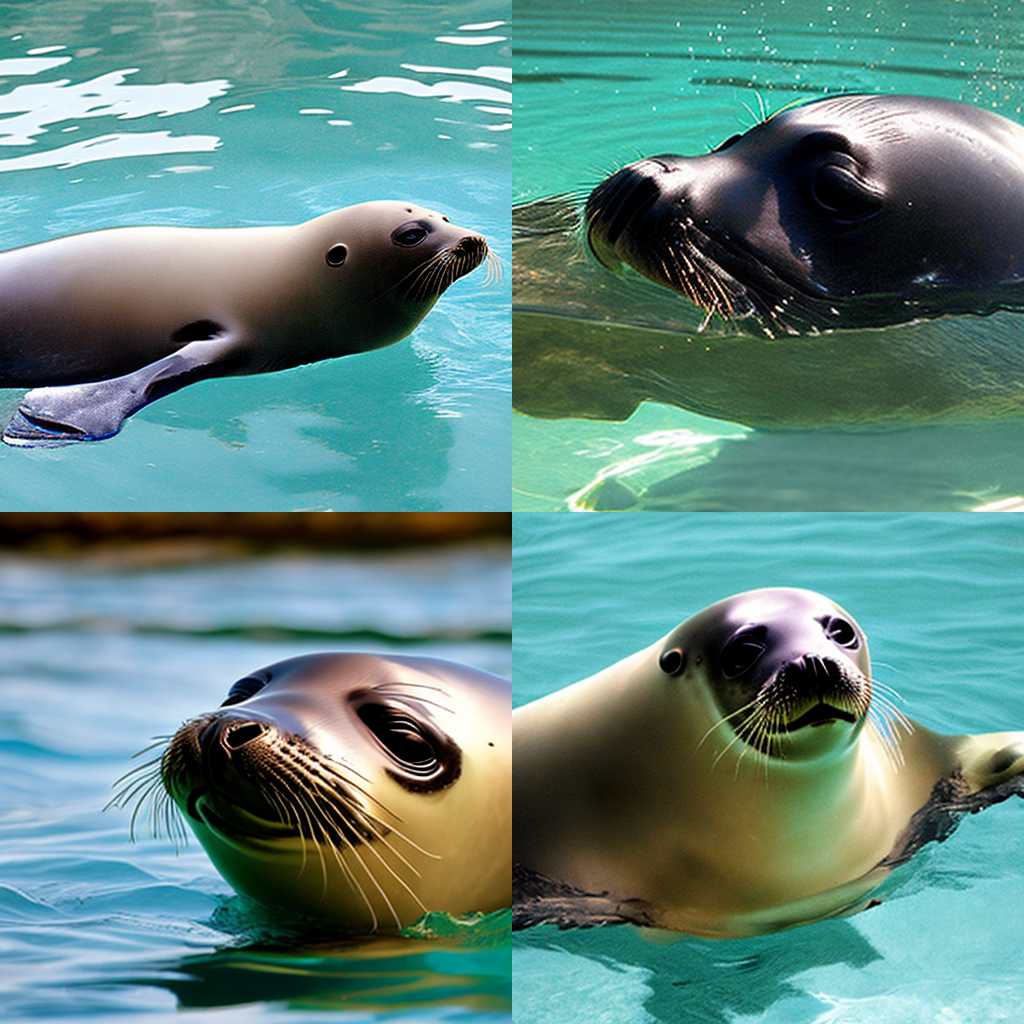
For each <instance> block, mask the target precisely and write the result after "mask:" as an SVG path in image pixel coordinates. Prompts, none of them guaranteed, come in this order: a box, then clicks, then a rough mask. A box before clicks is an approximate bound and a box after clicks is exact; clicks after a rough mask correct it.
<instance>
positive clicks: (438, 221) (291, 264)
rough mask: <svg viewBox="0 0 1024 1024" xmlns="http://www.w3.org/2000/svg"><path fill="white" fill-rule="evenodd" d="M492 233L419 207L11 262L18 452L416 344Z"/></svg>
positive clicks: (115, 232)
mask: <svg viewBox="0 0 1024 1024" xmlns="http://www.w3.org/2000/svg"><path fill="white" fill-rule="evenodd" d="M487 253H488V248H487V244H486V242H485V241H484V239H483V238H482V237H481V236H479V235H477V234H475V233H473V232H469V231H466V230H465V229H463V228H459V227H456V226H455V225H453V224H451V223H449V222H448V218H447V217H444V216H442V215H441V214H439V213H435V212H434V211H431V210H427V209H423V208H421V207H417V206H414V205H412V204H409V203H402V202H393V201H381V202H370V203H361V204H358V205H356V206H349V207H345V208H344V209H340V210H336V211H334V212H332V213H327V214H324V215H323V216H321V217H317V218H315V219H313V220H310V221H307V222H305V223H303V224H298V225H295V226H287V227H259V228H230V229H211V228H168V227H140V228H114V229H110V230H106V231H96V232H89V233H85V234H80V235H72V236H69V237H66V238H58V239H54V240H52V241H49V242H42V243H40V244H38V245H30V246H26V247H24V248H20V249H12V250H9V251H7V252H4V253H0V310H2V313H3V318H2V319H3V323H2V326H0V387H30V388H36V389H37V390H35V391H33V392H31V393H30V394H29V395H27V396H26V398H25V399H24V400H23V402H22V403H21V407H20V409H19V411H18V412H17V413H16V414H15V415H14V417H13V418H12V420H11V423H10V424H9V425H8V427H7V430H6V431H5V436H4V440H5V441H8V443H12V444H19V445H33V444H40V445H46V444H59V443H68V442H72V441H83V440H96V439H99V438H102V437H109V436H111V435H112V434H114V433H116V432H117V431H118V430H119V429H120V427H121V425H122V424H123V422H124V420H125V419H126V418H127V417H128V416H130V415H131V414H132V413H134V412H136V411H138V409H140V408H142V407H143V406H144V405H146V404H148V403H149V402H151V401H154V400H155V399H157V398H160V397H162V396H164V395H166V394H168V393H169V392H171V391H175V390H177V389H179V388H181V387H184V386H185V385H186V384H190V383H192V382H194V381H196V380H202V379H205V378H208V377H218V376H227V375H235V374H250V373H266V372H270V371H273V370H281V369H287V368H289V367H293V366H299V365H301V364H303V363H310V362H316V361H318V360H321V359H330V358H334V357H336V356H345V355H352V354H354V353H357V352H365V351H367V350H369V349H374V348H380V347H382V346H384V345H390V344H393V343H394V342H396V341H398V340H400V339H401V338H404V337H405V336H406V335H408V334H409V333H410V332H411V331H412V330H413V329H414V328H415V327H416V325H417V324H418V323H419V322H420V321H421V320H422V319H423V317H424V316H426V314H427V313H428V312H429V311H430V309H431V307H432V306H433V305H434V303H435V302H436V301H437V299H438V297H439V296H440V295H441V293H442V292H443V291H444V290H445V289H446V288H447V287H448V286H449V285H450V284H452V282H453V281H455V280H456V279H457V278H459V277H460V276H462V275H463V274H466V273H468V272H469V271H471V270H473V269H474V268H475V267H477V266H478V265H479V264H480V263H481V262H482V261H483V260H484V258H485V257H486V255H487Z"/></svg>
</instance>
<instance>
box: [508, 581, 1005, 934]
mask: <svg viewBox="0 0 1024 1024" xmlns="http://www.w3.org/2000/svg"><path fill="white" fill-rule="evenodd" d="M513 748H514V754H515V764H516V771H515V778H514V808H515V810H514V829H513V836H514V839H513V841H514V851H513V860H514V864H515V873H514V898H513V908H514V909H513V918H514V921H513V923H514V926H515V927H527V926H532V925H537V924H545V923H554V924H558V925H559V926H561V927H572V926H590V925H595V924H608V923H623V922H632V923H636V924H643V925H652V926H655V927H660V928H667V929H672V930H676V931H683V932H688V933H691V934H697V935H706V936H712V937H715V936H718V937H727V936H743V935H755V934H761V933H764V932H770V931H775V930H778V929H782V928H788V927H792V926H794V925H798V924H803V923H806V922H809V921H815V920H820V919H822V918H826V917H834V916H837V915H841V914H848V913H853V912H856V911H858V910H862V909H865V908H867V907H869V906H871V905H873V904H874V902H875V901H873V900H872V898H871V894H872V891H873V890H874V889H875V888H876V887H877V886H878V885H879V884H880V883H881V882H882V881H883V880H884V879H885V878H886V877H887V875H888V874H889V872H890V871H891V870H892V868H893V867H894V866H895V865H897V864H900V863H903V862H904V861H906V860H908V859H909V858H910V857H911V856H912V855H913V854H914V853H916V852H917V850H919V849H920V848H921V846H923V845H924V844H925V843H928V842H932V841H942V840H944V839H946V838H948V836H949V835H950V834H951V833H952V831H953V830H954V828H955V827H956V824H957V822H958V821H959V819H960V818H961V817H962V816H963V815H964V814H966V813H973V812H976V811H978V810H982V809H984V808H985V807H988V806H991V805H992V804H994V803H998V802H1000V801H1002V800H1005V799H1007V798H1008V797H1010V796H1012V795H1024V774H1022V773H1024V732H1004V733H991V734H985V735H975V736H971V735H966V736H944V735H940V734H937V733H934V732H931V731H930V730H928V729H925V728H924V727H922V726H920V725H918V724H916V723H913V722H911V721H910V720H909V719H907V718H906V716H904V715H903V714H902V712H900V711H899V710H898V709H897V708H896V707H895V705H894V704H893V702H892V693H891V690H890V689H889V688H888V687H887V686H886V685H885V684H883V683H881V682H880V681H879V680H877V679H875V678H874V677H873V675H872V672H871V662H870V657H869V654H868V646H867V638H866V637H865V636H864V634H863V632H862V631H861V629H860V627H859V626H858V625H857V624H856V622H855V621H854V619H853V618H852V617H851V616H850V615H849V613H847V612H845V611H844V610H843V609H842V608H840V607H839V606H838V605H836V604H834V603H833V602H832V601H829V600H828V599H827V598H825V597H822V596H821V595H820V594H815V593H813V592H811V591H806V590H795V589H786V588H777V589H767V590H754V591H750V592H748V593H745V594H739V595H736V596H734V597H731V598H728V599H726V600H724V601H720V602H718V603H717V604H714V605H712V606H711V607H709V608H707V609H705V610H704V611H702V612H700V613H698V614H697V615H695V616H693V617H692V618H691V619H689V620H687V621H686V622H684V623H683V624H682V625H680V626H678V627H676V628H675V629H673V630H672V631H671V632H669V633H668V634H667V635H666V636H665V637H663V638H662V639H661V640H659V641H657V642H656V643H654V644H653V645H651V646H650V647H648V648H646V649H644V650H641V651H639V652H637V653H636V654H633V655H631V656H629V657H627V658H626V659H624V660H623V661H621V662H619V663H618V664H616V665H613V666H611V667H610V668H607V669H605V670H603V671H601V672H599V673H597V674H596V675H594V676H591V677H590V678H588V679H585V680H583V681H582V682H579V683H576V684H574V685H572V686H569V687H568V688H566V689H563V690H560V691H557V692H556V693H553V694H550V695H549V696H547V697H544V698H542V699H540V700H537V701H534V702H533V703H531V704H527V705H525V706H523V707H520V708H517V709H516V711H515V712H514V713H513Z"/></svg>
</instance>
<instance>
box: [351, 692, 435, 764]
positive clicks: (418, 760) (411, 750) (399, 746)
mask: <svg viewBox="0 0 1024 1024" xmlns="http://www.w3.org/2000/svg"><path fill="white" fill-rule="evenodd" d="M358 714H359V717H360V718H361V719H362V720H363V722H364V723H365V724H366V726H367V727H368V728H369V729H370V731H371V732H372V733H373V735H374V738H375V739H376V740H377V742H378V743H379V744H380V745H381V746H382V747H383V748H384V749H385V750H386V751H387V752H388V754H389V755H390V756H391V759H392V760H393V761H394V762H395V763H396V764H397V765H398V766H399V767H400V768H401V769H402V770H403V771H405V772H408V773H409V774H410V775H417V776H421V777H422V776H429V775H433V774H434V773H435V772H436V771H437V769H438V768H439V767H440V765H441V761H440V758H439V757H438V753H437V748H436V746H435V745H434V740H433V738H432V737H431V736H430V734H429V733H428V732H427V730H426V729H424V728H423V726H421V725H420V723H419V722H417V721H416V720H415V719H414V718H413V717H412V716H411V715H410V714H409V713H408V712H406V711H402V710H401V709H399V708H392V707H388V706H387V705H385V704H364V705H363V706H362V707H361V708H359V712H358Z"/></svg>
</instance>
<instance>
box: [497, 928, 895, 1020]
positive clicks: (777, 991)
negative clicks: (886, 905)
mask: <svg viewBox="0 0 1024 1024" xmlns="http://www.w3.org/2000/svg"><path fill="white" fill-rule="evenodd" d="M669 934H670V933H664V932H660V933H654V934H653V936H646V937H645V934H644V932H643V931H642V930H641V929H638V928H634V927H632V926H617V927H608V928H595V929H590V930H581V931H569V932H558V931H556V930H555V929H553V928H551V927H544V928H538V929H534V930H532V931H530V932H527V933H519V934H518V935H517V943H519V942H522V944H523V945H524V946H529V947H531V948H534V949H550V950H558V951H561V952H565V953H570V954H572V955H574V956H582V957H587V958H589V959H592V960H595V961H598V962H601V963H604V964H608V965H611V966H614V967H620V968H621V967H633V968H639V969H641V970H642V971H643V972H644V973H645V980H644V984H645V986H646V987H647V988H649V989H650V995H649V996H648V997H647V998H646V999H645V1001H644V1004H643V1008H644V1010H645V1011H646V1012H647V1013H648V1014H649V1015H650V1016H651V1017H652V1018H654V1019H655V1020H657V1021H662V1022H664V1024H679V1022H681V1021H690V1020H694V1021H701V1022H703V1024H729V1022H731V1021H733V1020H735V1019H736V1018H737V1017H743V1018H750V1019H753V1018H755V1017H758V1018H759V1017H760V1016H761V1015H763V1014H765V1013H767V1012H768V1011H769V1010H770V1009H771V1008H772V1007H773V1006H775V1005H776V1004H777V1003H779V1002H781V1001H783V1000H788V999H799V998H803V999H812V998H813V997H811V996H810V995H809V994H808V993H807V991H806V990H805V989H803V988H801V987H800V986H799V985H797V984H795V983H794V981H793V979H794V978H795V977H797V976H798V975H800V974H802V973H803V972H805V971H809V970H812V969H815V968H821V967H829V966H832V965H838V964H843V965H846V966H848V967H853V968H863V967H865V966H867V965H868V964H870V963H872V962H874V961H876V960H880V959H882V954H881V953H879V952H878V950H876V949H875V947H874V946H873V945H872V944H871V943H870V942H869V941H868V940H867V939H866V938H865V937H864V936H863V935H862V934H861V933H860V932H859V931H858V930H857V929H856V928H855V927H854V926H853V925H852V924H850V923H849V922H847V921H839V920H831V921H823V922H820V923H818V924H813V925H806V926H803V927H801V928H796V929H793V930H791V931H786V932H781V933H776V934H774V935H768V936H761V937H759V938H755V939H729V940H712V939H696V938H692V937H688V936H682V935H680V936H674V935H673V936H672V937H671V938H669V937H668V936H669ZM521 936H525V937H521ZM814 1003H815V1006H816V1007H817V1008H818V1009H819V1010H820V1009H821V1007H820V1005H819V1004H818V1003H817V1001H816V1000H814Z"/></svg>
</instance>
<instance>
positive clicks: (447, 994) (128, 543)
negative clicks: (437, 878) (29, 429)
mask: <svg viewBox="0 0 1024 1024" xmlns="http://www.w3.org/2000/svg"><path fill="white" fill-rule="evenodd" d="M510 520H511V517H510V516H508V515H505V514H459V513H453V514H433V513H413V514H408V515H392V514H355V513H353V514H346V515H341V514H334V515H332V514H320V513H306V514H292V515H274V514H265V515H258V514H252V515H250V514H224V515H205V514H203V515H200V514H191V515H170V514H168V515H164V514H142V513H138V514H130V515H3V516H0V607H2V609H3V611H2V615H0V652H2V655H3V656H2V657H0V773H2V776H3V779H4V785H3V787H2V789H0V961H2V962H3V964H4V968H5V969H4V971H3V972H2V974H0V1005H2V1006H3V1008H4V1009H3V1017H4V1019H5V1020H10V1021H20V1020H40V1019H51V1020H62V1021H70V1020H82V1019H86V1018H89V1019H94V1020H103V1021H108V1020H118V1019H126V1020H127V1019H130V1020H133V1021H134V1020H147V1021H149V1020H160V1019H162V1018H163V1017H164V1016H170V1015H171V1014H173V1013H176V1011H177V1010H179V1009H185V1008H188V1009H190V1010H202V1011H204V1013H202V1014H200V1016H202V1017H205V1016H206V1015H207V1014H210V1015H211V1016H215V1017H216V1019H218V1020H220V1019H236V1018H237V1019H245V1020H260V1021H268V1020H271V1021H278V1020H280V1021H288V1022H291V1021H296V1020H303V1021H305V1020H319V1019H325V1020H326V1019H330V1020H333V1021H338V1020H341V1021H360V1022H363V1021H377V1020H388V1021H417V1022H420V1021H427V1022H429V1021H434V1020H445V1021H447V1020H459V1021H478V1020H479V1021H494V1020H505V1019H507V1018H508V1016H509V1013H510V1009H511V966H510V952H509V944H508V927H509V920H508V914H507V912H499V913H497V914H492V915H489V916H488V917H485V918H483V919H481V920H478V921H473V922H465V921H456V920H452V919H448V918H444V917H440V918H438V917H436V916H434V915H432V916H431V917H430V918H428V919H426V920H424V921H423V922H420V923H419V924H418V925H416V926H413V928H411V929H409V930H408V935H407V937H405V938H401V939H378V940H373V941H359V942H352V943H342V944H339V943H330V944H324V943H320V944H318V945H316V946H309V945H305V944H302V943H301V942H300V941H298V940H296V939H295V938H294V937H291V936H283V935H281V934H279V933H278V932H276V931H275V928H274V922H273V920H272V919H267V918H266V917H265V916H264V915H261V913H260V912H259V911H258V910H257V909H256V908H254V907H253V906H252V905H250V904H246V903H245V902H244V901H242V900H240V899H239V898H238V897H235V896H234V895H233V893H232V891H231V889H230V887H229V886H228V885H227V883H225V882H224V881H223V880H222V879H221V878H220V876H219V875H218V874H217V873H216V871H215V870H214V869H213V867H212V865H211V864H210V862H209V861H208V860H207V858H206V856H205V854H204V853H203V852H202V850H201V849H200V848H199V846H198V844H197V843H195V842H192V843H191V844H190V845H189V846H188V847H187V848H186V849H184V850H183V851H181V852H180V853H176V852H175V850H174V848H173V846H172V845H171V844H170V843H169V842H168V841H167V840H163V839H153V838H151V837H149V836H148V835H146V834H145V832H144V833H143V835H142V836H141V837H140V838H139V841H138V842H137V843H136V844H135V845H132V844H130V843H129V838H128V818H129V815H128V814H127V812H123V811H118V810H110V811H108V812H106V813H102V810H101V809H102V808H103V806H104V805H105V804H106V802H107V800H108V799H109V798H110V795H111V784H112V783H113V781H114V780H115V779H116V778H117V777H118V776H120V775H122V774H123V773H124V772H125V771H126V770H128V769H129V768H130V767H131V766H132V761H131V755H132V754H133V753H134V752H135V751H138V750H140V749H141V748H142V747H144V746H146V745H147V744H148V743H149V742H150V738H151V737H153V736H154V735H159V734H166V733H168V732H170V731H173V730H174V729H175V728H176V727H177V725H178V724H179V723H180V722H181V721H183V720H184V719H186V718H188V717H191V716H193V715H195V714H197V713H199V712H201V711H203V710H207V709H210V708H212V707H216V706H217V705H218V704H219V703H220V702H221V701H222V700H223V697H224V694H225V693H226V691H227V689H228V688H229V687H230V685H231V683H232V682H233V681H234V680H236V679H238V678H240V677H241V676H244V675H246V674H247V673H249V672H250V671H252V670H254V669H256V668H259V667H261V666H263V665H267V664H270V663H272V662H275V661H278V660H280V659H282V658H288V657H293V656H296V655H302V654H307V653H311V652H314V651H322V650H350V649H354V650H373V651H401V652H402V653H407V654H427V655H432V656H437V657H442V658H449V659H452V660H455V661H460V662H465V663H467V664H470V665H473V666H475V667H478V668H481V669H484V670H487V671H490V672H494V673H497V674H499V675H505V676H508V675H509V674H510V672H511V651H510V642H511V569H510V562H509V559H510V536H509V532H510V528H511V522H510Z"/></svg>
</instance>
